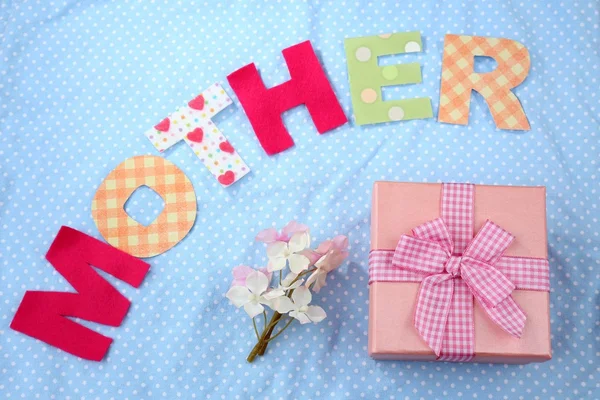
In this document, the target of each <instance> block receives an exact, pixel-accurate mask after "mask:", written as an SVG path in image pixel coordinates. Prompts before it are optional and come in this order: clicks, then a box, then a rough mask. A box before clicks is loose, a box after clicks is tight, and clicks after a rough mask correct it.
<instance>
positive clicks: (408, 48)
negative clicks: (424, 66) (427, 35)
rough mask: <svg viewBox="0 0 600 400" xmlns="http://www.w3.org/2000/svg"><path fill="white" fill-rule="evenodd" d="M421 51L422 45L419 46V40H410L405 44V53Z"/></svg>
mask: <svg viewBox="0 0 600 400" xmlns="http://www.w3.org/2000/svg"><path fill="white" fill-rule="evenodd" d="M419 51H421V46H419V43H417V42H408V43H406V45H405V46H404V52H405V53H416V52H419Z"/></svg>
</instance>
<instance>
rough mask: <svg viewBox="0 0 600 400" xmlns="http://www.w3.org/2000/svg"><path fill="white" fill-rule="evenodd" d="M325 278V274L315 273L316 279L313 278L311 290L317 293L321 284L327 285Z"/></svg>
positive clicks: (321, 286)
mask: <svg viewBox="0 0 600 400" xmlns="http://www.w3.org/2000/svg"><path fill="white" fill-rule="evenodd" d="M326 280H327V274H319V275H317V279H315V284H314V285H313V287H312V291H313V292H315V293H319V292H320V291H321V289H322V288H323V286H327V283H326ZM307 286H308V285H307Z"/></svg>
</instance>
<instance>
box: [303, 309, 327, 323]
mask: <svg viewBox="0 0 600 400" xmlns="http://www.w3.org/2000/svg"><path fill="white" fill-rule="evenodd" d="M306 315H307V316H308V318H310V320H311V321H312V322H314V323H315V324H316V323H317V322H321V321H323V320H324V319H325V317H327V314H326V313H325V310H323V309H322V308H321V307H319V306H308V310H307V311H306Z"/></svg>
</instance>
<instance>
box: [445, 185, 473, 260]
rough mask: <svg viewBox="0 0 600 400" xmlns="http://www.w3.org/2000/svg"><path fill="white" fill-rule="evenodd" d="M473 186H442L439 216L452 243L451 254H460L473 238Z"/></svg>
mask: <svg viewBox="0 0 600 400" xmlns="http://www.w3.org/2000/svg"><path fill="white" fill-rule="evenodd" d="M474 192H475V189H474V187H473V185H469V184H466V183H447V184H444V185H443V186H442V200H441V203H442V204H441V216H442V219H443V220H444V222H445V223H446V226H447V229H448V232H449V233H450V238H451V240H452V242H453V243H454V250H453V253H455V254H462V252H463V251H464V250H465V248H466V247H467V245H468V244H469V242H470V241H471V239H472V238H473V229H474V228H473V195H474Z"/></svg>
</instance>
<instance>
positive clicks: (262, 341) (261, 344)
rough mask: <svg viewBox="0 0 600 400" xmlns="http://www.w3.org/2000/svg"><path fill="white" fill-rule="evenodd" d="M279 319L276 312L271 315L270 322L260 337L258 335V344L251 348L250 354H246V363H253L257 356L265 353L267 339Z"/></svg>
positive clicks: (279, 316)
mask: <svg viewBox="0 0 600 400" xmlns="http://www.w3.org/2000/svg"><path fill="white" fill-rule="evenodd" d="M281 317H282V315H281V314H279V313H278V312H277V311H275V312H274V313H273V316H272V317H271V321H269V324H268V325H267V327H266V328H265V330H264V331H263V333H262V335H260V338H259V339H258V343H256V345H255V346H254V348H252V351H251V352H250V354H248V358H247V359H246V360H247V361H248V362H252V361H254V359H255V358H256V356H259V355H260V356H262V355H263V354H264V353H265V350H266V349H267V343H268V339H269V337H270V336H271V333H272V332H273V329H274V328H275V325H277V323H278V322H279V320H280V319H281Z"/></svg>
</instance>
